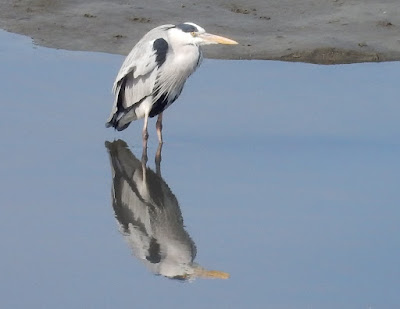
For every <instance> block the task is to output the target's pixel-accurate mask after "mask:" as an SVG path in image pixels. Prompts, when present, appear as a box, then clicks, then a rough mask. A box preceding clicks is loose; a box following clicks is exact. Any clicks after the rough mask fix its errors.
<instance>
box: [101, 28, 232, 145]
mask: <svg viewBox="0 0 400 309" xmlns="http://www.w3.org/2000/svg"><path fill="white" fill-rule="evenodd" d="M208 44H238V43H237V42H236V41H233V40H231V39H228V38H225V37H222V36H218V35H214V34H210V33H207V32H206V31H205V30H204V29H203V28H202V27H200V26H198V25H196V24H194V23H191V22H185V23H182V24H179V25H163V26H159V27H157V28H154V29H153V30H150V31H149V32H148V33H147V34H146V35H145V36H144V37H143V38H142V39H141V40H140V41H139V42H138V43H137V44H136V45H135V46H134V47H133V49H132V50H131V52H130V53H129V54H128V56H127V57H126V59H125V61H124V62H123V64H122V66H121V68H120V70H119V72H118V74H117V77H116V79H115V82H114V86H113V92H114V95H115V100H114V104H113V107H112V111H111V114H110V117H109V119H108V120H107V123H106V126H107V127H114V128H115V129H116V130H118V131H122V130H124V129H126V128H127V127H128V126H129V124H130V123H131V122H132V121H134V120H137V119H141V118H144V125H143V132H142V137H143V146H144V147H146V146H147V139H148V132H147V123H148V118H149V117H154V116H157V115H158V119H157V122H156V130H157V135H158V140H159V142H160V143H162V113H163V111H164V110H165V109H166V108H168V107H169V106H170V105H171V104H172V103H173V102H174V101H175V100H176V99H177V98H178V97H179V95H180V93H181V91H182V89H183V86H184V84H185V82H186V80H187V78H188V77H189V76H190V75H191V74H192V73H193V72H194V71H195V70H196V68H197V67H198V66H199V65H200V63H201V60H202V50H201V45H208Z"/></svg>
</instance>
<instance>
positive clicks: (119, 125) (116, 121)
mask: <svg viewBox="0 0 400 309" xmlns="http://www.w3.org/2000/svg"><path fill="white" fill-rule="evenodd" d="M125 114H126V113H115V114H114V115H113V116H112V117H111V119H110V120H108V121H107V122H106V128H110V127H113V128H114V129H115V130H117V131H122V130H125V129H126V128H127V127H128V126H129V125H130V124H131V121H126V120H125V117H124V116H125ZM124 120H125V121H124Z"/></svg>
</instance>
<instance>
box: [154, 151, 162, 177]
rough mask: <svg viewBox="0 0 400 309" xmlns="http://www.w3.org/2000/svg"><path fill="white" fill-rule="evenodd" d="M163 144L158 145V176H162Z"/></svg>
mask: <svg viewBox="0 0 400 309" xmlns="http://www.w3.org/2000/svg"><path fill="white" fill-rule="evenodd" d="M162 145H163V144H162V143H159V144H158V148H157V152H156V159H155V161H156V173H157V175H159V176H161V150H162Z"/></svg>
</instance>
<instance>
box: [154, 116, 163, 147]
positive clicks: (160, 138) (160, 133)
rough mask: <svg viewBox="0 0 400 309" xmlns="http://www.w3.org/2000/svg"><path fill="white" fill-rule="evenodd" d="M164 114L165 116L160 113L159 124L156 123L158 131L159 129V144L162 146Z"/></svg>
mask: <svg viewBox="0 0 400 309" xmlns="http://www.w3.org/2000/svg"><path fill="white" fill-rule="evenodd" d="M162 114H163V113H160V114H159V115H158V118H157V122H156V129H157V135H158V142H159V143H160V144H162V142H163V140H162Z"/></svg>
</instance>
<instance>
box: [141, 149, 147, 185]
mask: <svg viewBox="0 0 400 309" xmlns="http://www.w3.org/2000/svg"><path fill="white" fill-rule="evenodd" d="M146 165H147V147H143V151H142V176H143V177H142V179H143V183H146Z"/></svg>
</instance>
